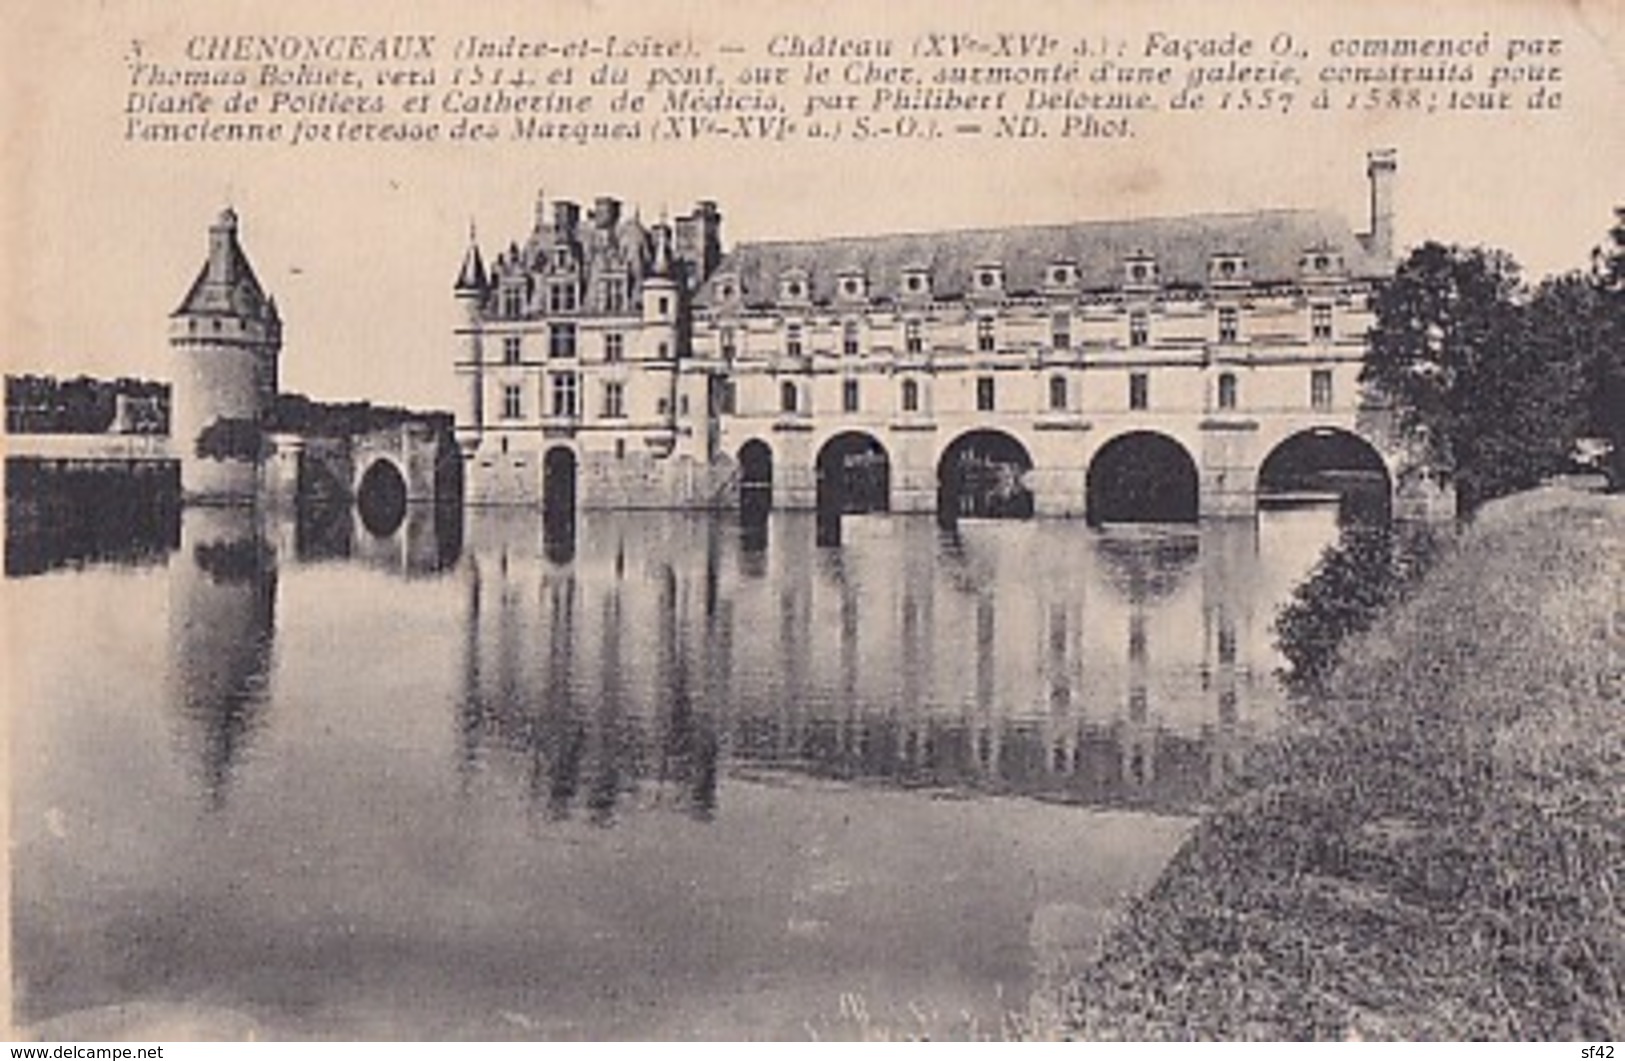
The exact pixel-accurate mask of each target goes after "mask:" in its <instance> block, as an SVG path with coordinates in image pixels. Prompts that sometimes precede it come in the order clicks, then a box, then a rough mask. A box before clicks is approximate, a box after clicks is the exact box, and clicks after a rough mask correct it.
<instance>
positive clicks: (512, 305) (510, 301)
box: [502, 287, 525, 317]
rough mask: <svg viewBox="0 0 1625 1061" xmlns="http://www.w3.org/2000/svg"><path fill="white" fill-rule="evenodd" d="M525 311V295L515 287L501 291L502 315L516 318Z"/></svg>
mask: <svg viewBox="0 0 1625 1061" xmlns="http://www.w3.org/2000/svg"><path fill="white" fill-rule="evenodd" d="M524 311H525V293H524V291H522V290H521V289H519V288H517V287H505V288H503V289H502V315H503V316H504V317H517V316H519V315H520V314H522V313H524Z"/></svg>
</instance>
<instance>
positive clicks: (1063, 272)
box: [1045, 262, 1078, 287]
mask: <svg viewBox="0 0 1625 1061" xmlns="http://www.w3.org/2000/svg"><path fill="white" fill-rule="evenodd" d="M1045 279H1047V280H1048V281H1049V286H1050V287H1071V286H1073V285H1074V284H1076V283H1077V282H1078V267H1077V266H1076V265H1074V264H1073V263H1072V262H1056V263H1055V264H1053V265H1051V266H1050V267H1049V272H1048V273H1046V274H1045Z"/></svg>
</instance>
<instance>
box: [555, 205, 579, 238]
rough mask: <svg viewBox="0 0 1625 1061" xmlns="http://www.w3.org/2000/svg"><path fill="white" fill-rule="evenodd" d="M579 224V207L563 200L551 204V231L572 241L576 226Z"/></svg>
mask: <svg viewBox="0 0 1625 1061" xmlns="http://www.w3.org/2000/svg"><path fill="white" fill-rule="evenodd" d="M580 224H581V207H579V206H577V205H576V204H575V203H572V202H567V201H565V200H563V199H559V200H556V201H554V203H553V231H554V233H555V234H556V235H559V236H561V237H563V238H565V239H570V240H573V239H575V237H576V229H577V226H579V225H580Z"/></svg>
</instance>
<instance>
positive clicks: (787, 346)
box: [784, 324, 801, 357]
mask: <svg viewBox="0 0 1625 1061" xmlns="http://www.w3.org/2000/svg"><path fill="white" fill-rule="evenodd" d="M784 352H785V353H786V354H788V355H789V356H791V357H800V356H801V325H799V324H786V325H785V326H784Z"/></svg>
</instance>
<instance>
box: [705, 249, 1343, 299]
mask: <svg viewBox="0 0 1625 1061" xmlns="http://www.w3.org/2000/svg"><path fill="white" fill-rule="evenodd" d="M1342 268H1343V262H1342V256H1341V255H1339V254H1337V253H1336V252H1334V251H1331V250H1327V249H1311V250H1308V251H1305V252H1304V253H1303V254H1302V255H1301V256H1300V257H1299V260H1298V270H1299V272H1300V273H1302V274H1305V275H1311V276H1314V275H1319V276H1329V275H1336V274H1338V273H1340V272H1341V271H1342ZM1121 270H1122V272H1121V274H1120V282H1121V283H1123V284H1124V285H1125V286H1128V287H1146V286H1153V287H1154V286H1157V285H1158V284H1160V283H1161V281H1162V273H1161V270H1160V268H1159V266H1158V262H1157V260H1156V257H1155V256H1154V255H1151V254H1148V253H1144V252H1139V253H1134V254H1130V255H1127V256H1125V257H1124V258H1123V260H1122V262H1121ZM1206 271H1207V278H1208V281H1209V282H1210V283H1213V284H1216V285H1232V284H1239V283H1246V282H1248V281H1249V280H1250V279H1251V263H1250V262H1249V260H1248V258H1247V256H1246V255H1244V254H1238V253H1232V252H1220V253H1216V254H1212V255H1209V257H1208V261H1207V270H1206ZM1082 278H1083V274H1082V271H1081V270H1080V268H1079V266H1078V263H1077V262H1076V261H1074V260H1071V259H1065V258H1063V259H1059V260H1056V261H1054V262H1051V263H1050V264H1049V265H1047V266H1046V267H1045V268H1044V271H1043V284H1044V286H1045V287H1047V288H1069V287H1075V286H1076V285H1077V284H1079V283H1080V282H1081V280H1082ZM898 279H899V285H900V289H901V291H902V292H903V293H904V294H905V295H910V296H917V297H927V296H929V295H930V294H931V293H932V291H933V283H932V280H933V276H932V271H931V269H930V268H928V267H926V266H924V265H907V266H904V267H903V268H902V270H901V272H900V275H899V277H898ZM811 281H812V277H811V274H810V273H809V272H808V271H807V270H806V269H805V268H802V267H800V266H792V267H790V268H788V269H785V270H784V271H783V272H781V273H780V275H779V278H778V297H779V300H780V301H785V302H805V301H807V300H809V299H811V298H812V297H813V285H812V282H811ZM970 281H971V291H972V293H973V294H974V293H976V292H981V293H985V294H994V293H999V292H1002V291H1003V290H1004V286H1005V268H1004V266H1003V264H1001V263H999V262H984V263H982V264H980V265H977V266H976V267H975V269H974V270H973V271H972V275H971V278H970ZM871 286H872V280H871V277H870V276H868V275H867V274H866V273H865V272H863V271H862V270H860V269H844V270H842V271H841V272H840V273H839V274H838V275H837V278H836V285H835V293H836V296H837V297H838V298H840V299H842V300H855V299H867V298H868V297H869V294H870V288H871ZM717 294H718V295H719V296H720V297H721V298H722V300H723V301H725V302H731V301H734V300H735V299H737V298H738V297H740V295H741V294H742V291H741V288H740V285H739V282H738V277H736V276H734V275H732V274H729V275H725V276H722V277H721V278H720V279H719V281H718V285H717Z"/></svg>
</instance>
